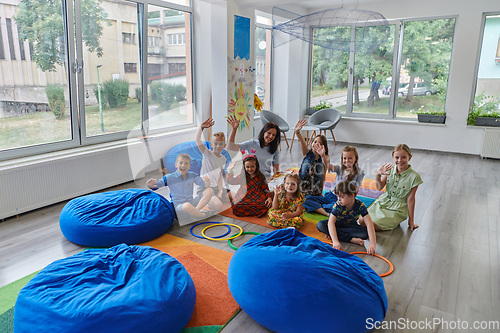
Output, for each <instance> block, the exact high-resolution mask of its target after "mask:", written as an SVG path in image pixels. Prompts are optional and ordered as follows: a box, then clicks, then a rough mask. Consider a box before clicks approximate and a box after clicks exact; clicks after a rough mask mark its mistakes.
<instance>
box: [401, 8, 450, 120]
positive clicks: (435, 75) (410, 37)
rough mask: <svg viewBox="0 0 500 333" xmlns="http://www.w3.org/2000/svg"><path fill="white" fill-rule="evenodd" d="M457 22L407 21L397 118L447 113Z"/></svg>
mask: <svg viewBox="0 0 500 333" xmlns="http://www.w3.org/2000/svg"><path fill="white" fill-rule="evenodd" d="M454 31H455V19H454V18H450V19H439V20H426V21H412V22H404V29H403V51H402V55H401V67H400V68H399V89H398V98H397V100H398V103H397V116H398V117H406V118H416V117H417V112H422V111H429V112H434V111H442V112H444V111H445V101H446V90H447V87H448V76H449V73H450V61H451V50H452V46H453V37H454Z"/></svg>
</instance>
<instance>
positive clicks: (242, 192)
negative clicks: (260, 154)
mask: <svg viewBox="0 0 500 333" xmlns="http://www.w3.org/2000/svg"><path fill="white" fill-rule="evenodd" d="M233 168H234V163H231V164H230V165H229V167H228V173H227V182H228V183H229V184H231V185H238V184H241V186H240V188H239V189H238V192H236V195H235V196H234V199H233V201H232V202H231V207H232V208H233V214H234V215H236V216H256V217H261V216H262V215H264V214H266V213H267V210H268V209H269V207H271V203H272V199H271V193H270V192H269V187H268V186H267V182H266V177H265V176H264V175H263V174H262V172H261V171H260V167H259V161H258V160H257V158H256V157H255V155H247V156H245V157H244V158H243V168H242V170H241V173H240V174H239V175H238V176H237V177H234V176H233V172H232V171H233Z"/></svg>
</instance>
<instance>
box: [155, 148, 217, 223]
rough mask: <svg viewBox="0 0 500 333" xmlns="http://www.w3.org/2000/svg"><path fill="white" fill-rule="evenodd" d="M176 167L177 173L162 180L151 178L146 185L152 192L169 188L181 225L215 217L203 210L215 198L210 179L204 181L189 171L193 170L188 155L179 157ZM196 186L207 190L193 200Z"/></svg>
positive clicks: (183, 154)
mask: <svg viewBox="0 0 500 333" xmlns="http://www.w3.org/2000/svg"><path fill="white" fill-rule="evenodd" d="M175 167H176V168H177V171H175V172H174V173H170V174H168V175H165V176H163V177H162V178H161V179H160V180H157V179H154V178H151V179H149V180H148V181H147V182H146V185H147V186H148V187H149V188H150V189H152V190H156V189H158V188H160V187H163V186H168V189H169V190H170V198H171V199H172V203H173V204H174V207H175V213H176V214H177V219H178V220H179V224H180V225H184V224H188V223H191V222H194V221H197V220H200V219H203V218H206V217H209V216H211V215H213V212H212V211H206V210H202V208H203V207H205V205H207V204H208V203H209V202H210V201H211V199H213V198H214V196H213V194H214V191H213V190H212V189H211V188H210V181H209V180H208V178H207V179H206V180H203V179H202V178H201V177H200V176H198V175H197V174H196V173H194V172H189V171H188V170H189V169H190V168H191V157H190V156H189V155H188V154H185V153H181V154H179V155H177V158H176V160H175ZM195 184H196V185H199V186H203V187H206V188H205V190H204V191H203V192H202V193H199V194H197V195H196V197H194V198H193V187H194V185H195Z"/></svg>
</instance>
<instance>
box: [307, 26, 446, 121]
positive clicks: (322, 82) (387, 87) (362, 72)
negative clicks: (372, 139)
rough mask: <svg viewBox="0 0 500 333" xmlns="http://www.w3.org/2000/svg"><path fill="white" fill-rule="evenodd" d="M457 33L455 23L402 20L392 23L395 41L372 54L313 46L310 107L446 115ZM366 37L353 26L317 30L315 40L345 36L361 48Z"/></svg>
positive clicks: (354, 113)
mask: <svg viewBox="0 0 500 333" xmlns="http://www.w3.org/2000/svg"><path fill="white" fill-rule="evenodd" d="M353 29H354V30H353ZM369 29H371V28H369ZM373 29H375V28H373ZM454 29H455V19H454V18H447V19H436V20H422V21H415V20H413V21H405V20H401V21H393V22H390V23H389V27H388V32H389V33H388V36H389V38H386V39H385V41H384V42H383V43H382V44H381V45H379V46H378V47H377V48H376V49H375V50H374V51H373V52H370V53H364V52H345V51H337V50H330V49H326V48H323V47H320V46H316V45H313V47H312V62H311V63H312V66H311V88H310V107H314V106H317V105H318V104H322V105H326V106H329V107H333V108H336V109H338V110H340V111H341V112H343V113H345V114H347V115H351V116H358V115H359V116H363V117H375V118H395V117H400V118H403V117H404V118H416V112H417V111H444V110H445V100H446V89H447V85H448V75H449V67H450V60H451V51H452V46H453V34H454ZM375 31H378V30H373V33H375ZM361 32H362V29H361V28H351V27H350V26H344V27H334V28H321V29H318V28H316V29H315V30H314V34H315V36H318V35H319V34H323V35H325V34H326V35H332V36H333V35H334V36H336V38H338V36H343V39H347V40H349V39H350V40H351V43H353V44H356V45H358V42H359V40H362V35H361ZM365 33H366V32H365ZM376 33H379V32H376ZM321 37H324V36H321ZM398 50H399V54H398ZM395 64H398V66H397V67H396V66H395ZM394 87H396V88H395V89H394Z"/></svg>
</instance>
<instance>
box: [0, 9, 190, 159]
mask: <svg viewBox="0 0 500 333" xmlns="http://www.w3.org/2000/svg"><path fill="white" fill-rule="evenodd" d="M159 3H161V4H163V5H162V6H159V5H158V4H159ZM155 4H156V5H155V6H152V5H149V4H148V0H146V1H144V2H141V3H137V2H134V1H125V0H103V1H99V0H85V1H84V0H74V1H68V2H67V6H65V7H63V6H62V2H60V1H59V2H58V1H55V2H45V1H41V0H30V1H26V0H24V1H21V2H19V4H18V5H17V6H16V5H12V2H11V1H7V0H3V1H2V0H0V11H1V12H2V17H0V32H1V33H0V66H1V68H3V70H2V71H1V74H0V75H1V77H0V103H1V105H0V160H2V159H9V158H13V157H18V156H27V155H33V154H39V153H43V152H48V151H54V150H58V149H65V148H71V147H77V146H79V145H87V144H92V143H99V142H105V141H112V140H117V139H122V138H126V137H127V134H128V132H129V131H131V130H132V129H142V130H143V132H145V133H148V132H151V131H152V130H153V129H154V131H168V130H169V129H172V128H173V126H176V129H177V128H178V126H179V125H189V124H192V123H193V110H194V107H193V105H192V103H193V101H192V87H191V85H192V79H191V75H192V71H191V67H192V63H191V11H192V9H191V7H189V6H190V1H189V0H174V1H173V2H161V1H160V2H158V1H155ZM32 13H38V14H37V15H35V16H33V15H32ZM69 14H71V15H69ZM168 35H175V36H176V46H175V50H174V49H171V48H170V47H169V46H168V45H165V44H166V43H165V41H167V36H168ZM144 48H146V49H144ZM143 50H144V51H143ZM146 68H147V70H148V71H151V73H147V74H148V75H143V74H145V73H144V71H145V70H146ZM151 74H152V75H153V76H152V75H151ZM148 77H149V78H148ZM143 87H144V89H143ZM163 87H167V88H169V89H160V90H161V93H158V89H157V88H163ZM170 88H171V89H170ZM155 89H156V90H155ZM145 110H149V111H150V112H148V111H145ZM154 117H156V118H154ZM153 118H154V119H153ZM167 118H168V121H167V120H166V119H167Z"/></svg>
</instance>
